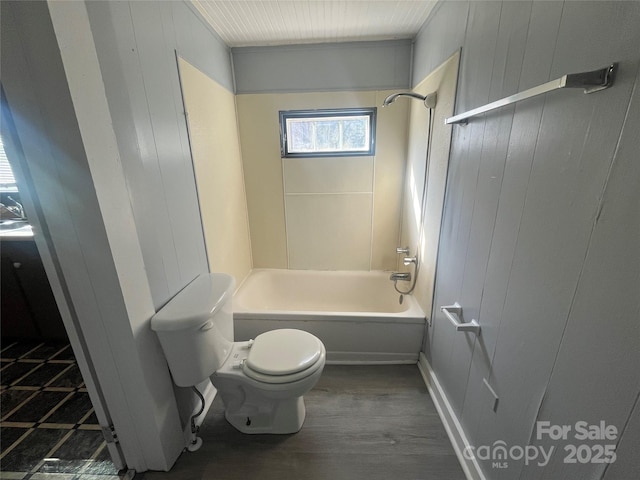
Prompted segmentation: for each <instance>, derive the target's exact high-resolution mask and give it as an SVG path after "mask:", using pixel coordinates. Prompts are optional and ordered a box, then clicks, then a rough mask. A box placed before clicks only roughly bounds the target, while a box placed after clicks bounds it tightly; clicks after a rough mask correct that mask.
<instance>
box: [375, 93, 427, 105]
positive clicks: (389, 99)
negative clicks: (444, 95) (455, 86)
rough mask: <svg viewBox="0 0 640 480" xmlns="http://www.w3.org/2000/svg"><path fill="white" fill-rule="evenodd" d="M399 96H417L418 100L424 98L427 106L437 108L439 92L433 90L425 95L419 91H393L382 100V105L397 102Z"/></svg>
mask: <svg viewBox="0 0 640 480" xmlns="http://www.w3.org/2000/svg"><path fill="white" fill-rule="evenodd" d="M398 97H411V98H415V99H416V100H422V101H423V102H424V106H425V107H427V108H435V107H436V100H437V97H438V94H437V92H433V93H429V94H428V95H426V96H424V95H420V94H419V93H413V92H400V93H392V94H391V95H389V96H388V97H387V98H385V99H384V102H382V106H383V107H386V106H387V105H391V104H392V103H393V102H395V101H396V100H397V99H398Z"/></svg>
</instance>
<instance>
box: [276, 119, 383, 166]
mask: <svg viewBox="0 0 640 480" xmlns="http://www.w3.org/2000/svg"><path fill="white" fill-rule="evenodd" d="M377 112H378V109H377V108H376V107H366V108H332V109H318V110H280V113H279V117H280V119H279V122H280V155H281V156H282V158H311V157H370V156H372V155H375V153H376V116H377ZM362 115H367V116H368V117H369V150H366V151H360V152H350V151H338V152H304V153H290V152H289V151H288V143H287V131H286V119H287V118H321V117H335V116H341V117H348V116H354V117H356V116H362Z"/></svg>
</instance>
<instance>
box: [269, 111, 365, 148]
mask: <svg viewBox="0 0 640 480" xmlns="http://www.w3.org/2000/svg"><path fill="white" fill-rule="evenodd" d="M375 136H376V108H375V107H373V108H343V109H336V110H289V111H281V112H280V146H281V153H282V156H283V157H342V156H351V155H373V154H374V152H375Z"/></svg>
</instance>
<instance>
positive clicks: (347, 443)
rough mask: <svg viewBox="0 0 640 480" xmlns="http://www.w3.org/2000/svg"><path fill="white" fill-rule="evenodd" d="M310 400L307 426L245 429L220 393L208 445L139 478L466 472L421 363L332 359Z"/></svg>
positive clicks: (415, 479) (393, 476)
mask: <svg viewBox="0 0 640 480" xmlns="http://www.w3.org/2000/svg"><path fill="white" fill-rule="evenodd" d="M305 403H306V406H307V418H306V420H305V423H304V426H303V427H302V430H301V431H300V432H298V433H296V434H293V435H243V434H242V433H240V432H238V431H236V430H235V429H234V428H233V427H231V426H230V425H229V424H228V423H227V422H226V421H225V419H224V415H223V409H222V402H221V401H220V400H219V398H216V400H215V401H214V404H213V406H212V408H211V410H210V411H209V413H208V414H207V418H206V419H205V422H204V424H203V425H202V427H201V430H200V435H201V437H202V439H203V440H204V445H203V446H202V448H201V449H200V450H199V451H197V452H195V453H188V452H185V453H183V454H182V455H181V457H180V458H179V459H178V461H177V463H176V464H175V466H174V467H173V469H172V470H171V471H170V472H168V473H164V472H163V473H159V472H147V473H146V474H144V475H140V474H139V475H136V480H138V479H144V480H172V479H176V480H178V479H179V480H196V479H198V480H200V479H211V480H213V479H216V480H236V479H237V480H240V479H242V480H250V479H260V480H276V479H277V480H282V479H305V480H315V479H318V480H340V479H345V480H347V479H348V480H359V479H366V480H377V479H379V480H383V479H384V480H405V479H406V480H419V479H443V480H444V479H446V480H456V479H464V478H465V476H464V474H463V472H462V469H461V468H460V465H459V463H458V460H457V458H456V456H455V453H454V451H453V448H452V447H451V443H450V442H449V439H448V437H447V434H446V432H445V430H444V427H443V426H442V423H441V422H440V418H439V417H438V414H437V412H436V409H435V407H434V405H433V402H432V401H431V398H430V397H429V394H428V392H427V389H426V387H425V385H424V382H423V381H422V377H421V376H420V373H419V371H418V368H417V367H416V366H415V365H389V366H334V365H328V366H326V367H325V370H324V372H323V374H322V377H321V379H320V381H319V382H318V384H317V385H316V387H315V388H314V389H313V390H312V391H310V392H309V393H308V394H307V395H305Z"/></svg>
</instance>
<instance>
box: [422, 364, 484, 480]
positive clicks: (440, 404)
mask: <svg viewBox="0 0 640 480" xmlns="http://www.w3.org/2000/svg"><path fill="white" fill-rule="evenodd" d="M418 370H420V374H421V375H422V379H423V380H424V383H425V385H426V386H427V389H428V390H429V395H431V399H432V400H433V403H434V404H435V406H436V410H438V415H439V416H440V420H442V423H443V425H444V428H445V430H446V431H447V435H448V436H449V440H451V444H452V445H453V450H454V451H455V452H456V456H457V457H458V461H459V462H460V466H461V467H462V470H463V471H464V474H465V476H466V477H467V479H468V480H487V479H486V477H485V476H484V473H482V470H481V468H480V465H479V464H478V461H477V460H476V459H475V458H474V459H473V460H468V459H466V458H465V457H464V455H463V454H462V452H463V451H464V449H465V448H466V447H468V446H470V443H469V441H468V440H467V436H466V435H465V433H464V430H463V429H462V425H461V424H460V422H459V421H458V417H457V416H456V414H455V412H454V411H453V408H452V407H451V403H450V402H449V399H448V398H447V395H446V393H445V392H444V390H443V388H442V386H441V385H440V382H439V381H438V377H437V376H436V374H435V372H434V371H433V369H432V368H431V365H429V362H428V361H427V357H426V356H425V354H424V353H423V352H420V359H419V360H418Z"/></svg>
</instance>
